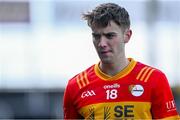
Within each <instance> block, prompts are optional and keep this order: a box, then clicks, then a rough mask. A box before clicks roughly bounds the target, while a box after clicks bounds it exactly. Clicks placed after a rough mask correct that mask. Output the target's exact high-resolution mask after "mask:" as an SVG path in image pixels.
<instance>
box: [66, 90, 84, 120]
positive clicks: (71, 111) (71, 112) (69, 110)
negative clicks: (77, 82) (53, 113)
mask: <svg viewBox="0 0 180 120" xmlns="http://www.w3.org/2000/svg"><path fill="white" fill-rule="evenodd" d="M72 94H73V93H70V92H69V86H67V87H66V89H65V92H64V101H63V110H64V119H65V120H66V119H80V118H82V117H81V115H80V114H79V113H78V110H77V109H76V107H75V106H74V104H73V102H74V101H73V100H72V98H71V96H72Z"/></svg>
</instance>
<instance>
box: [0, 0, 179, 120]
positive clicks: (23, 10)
mask: <svg viewBox="0 0 180 120" xmlns="http://www.w3.org/2000/svg"><path fill="white" fill-rule="evenodd" d="M103 2H115V3H118V4H120V5H122V6H124V7H125V8H126V9H127V10H128V11H129V14H130V17H131V25H132V30H133V36H132V38H131V41H130V42H129V43H128V44H127V46H126V47H127V51H126V52H127V54H128V56H129V57H133V58H134V59H136V60H138V61H141V62H144V63H147V64H149V65H152V66H154V67H157V68H159V69H161V70H162V71H163V72H165V73H166V75H167V77H168V79H169V83H170V85H171V88H172V90H173V94H174V96H175V101H176V104H177V107H178V111H179V112H180V14H179V13H178V11H180V1H179V0H109V1H108V0H99V1H98V0H0V119H5V118H6V119H7V118H10V119H17V118H23V119H29V118H36V119H38V118H42V119H59V118H62V117H63V112H62V99H63V92H64V88H65V86H66V84H67V81H68V79H70V78H71V77H73V76H74V75H75V74H77V73H78V72H80V71H82V70H84V69H85V68H87V67H89V66H90V65H91V64H94V63H97V62H98V58H97V55H96V52H95V50H94V48H93V45H92V41H91V31H90V29H89V28H88V27H87V25H86V23H85V21H83V20H82V19H81V14H82V13H83V12H87V11H88V10H91V8H94V7H95V6H96V5H97V4H99V3H103Z"/></svg>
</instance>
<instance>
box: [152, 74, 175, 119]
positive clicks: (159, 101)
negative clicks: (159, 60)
mask: <svg viewBox="0 0 180 120" xmlns="http://www.w3.org/2000/svg"><path fill="white" fill-rule="evenodd" d="M153 79H154V80H155V81H154V84H153V91H152V109H151V110H152V111H151V112H152V115H153V118H154V119H161V118H174V119H178V112H177V109H176V105H175V101H174V97H173V94H172V91H171V88H170V86H169V83H168V80H167V78H166V76H165V75H164V74H163V73H162V72H160V71H156V72H155V73H154V75H153Z"/></svg>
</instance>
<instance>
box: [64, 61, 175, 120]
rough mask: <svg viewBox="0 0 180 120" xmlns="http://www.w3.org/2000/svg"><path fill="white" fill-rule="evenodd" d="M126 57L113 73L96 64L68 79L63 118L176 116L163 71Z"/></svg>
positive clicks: (155, 117)
mask: <svg viewBox="0 0 180 120" xmlns="http://www.w3.org/2000/svg"><path fill="white" fill-rule="evenodd" d="M129 60H130V64H129V65H128V66H127V67H126V68H124V69H123V70H122V71H120V72H119V73H118V74H116V75H115V76H108V75H107V74H105V73H103V72H102V71H101V70H100V68H99V66H98V64H95V65H92V66H91V67H89V68H88V69H86V70H85V71H83V72H81V73H79V74H77V75H76V76H74V77H73V78H72V79H70V80H69V82H68V85H67V87H66V89H65V93H64V105H63V108H64V119H81V118H84V119H106V120H107V119H162V118H164V119H166V118H167V119H171V118H172V119H178V118H179V115H178V112H177V110H176V105H175V102H174V98H173V95H172V91H171V89H170V86H169V83H168V81H167V78H166V76H165V74H164V73H163V72H161V71H160V70H158V69H156V68H153V67H150V66H148V65H145V64H143V63H140V62H137V61H135V60H134V59H132V58H130V59H129Z"/></svg>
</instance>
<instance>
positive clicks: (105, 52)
mask: <svg viewBox="0 0 180 120" xmlns="http://www.w3.org/2000/svg"><path fill="white" fill-rule="evenodd" d="M109 53H111V51H110V50H109V51H108V50H106V51H100V54H101V55H108V54H109Z"/></svg>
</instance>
